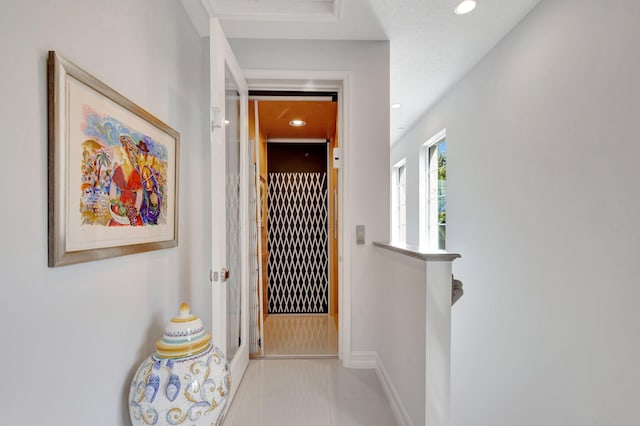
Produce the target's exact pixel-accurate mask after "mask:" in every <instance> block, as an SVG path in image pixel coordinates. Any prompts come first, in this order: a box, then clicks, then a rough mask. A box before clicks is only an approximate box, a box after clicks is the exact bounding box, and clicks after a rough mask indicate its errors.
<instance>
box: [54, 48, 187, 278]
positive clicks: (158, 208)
mask: <svg viewBox="0 0 640 426" xmlns="http://www.w3.org/2000/svg"><path fill="white" fill-rule="evenodd" d="M47 94H48V222H49V231H48V250H49V252H48V264H49V267H55V266H61V265H67V264H72V263H80V262H87V261H91V260H98V259H106V258H110V257H115V256H122V255H127V254H133V253H140V252H145V251H150V250H158V249H162V248H168V247H175V246H177V245H178V165H179V145H180V135H179V133H178V132H177V131H175V130H174V129H172V128H171V127H169V126H168V125H167V124H165V123H163V122H162V121H160V120H159V119H157V118H156V117H154V116H153V115H151V114H150V113H149V112H147V111H145V110H144V109H142V108H141V107H139V106H138V105H136V104H134V103H133V102H132V101H130V100H129V99H127V98H125V97H124V96H122V95H121V94H119V93H118V92H116V91H115V90H113V89H112V88H110V87H109V86H107V85H105V84H104V83H102V82H101V81H99V80H98V79H96V78H95V77H93V76H92V75H90V74H89V73H87V72H86V71H83V70H82V69H80V68H79V67H77V66H76V65H74V64H73V63H71V62H69V61H68V60H66V59H64V58H63V57H61V56H59V55H58V54H56V52H54V51H50V52H49V57H48V61H47Z"/></svg>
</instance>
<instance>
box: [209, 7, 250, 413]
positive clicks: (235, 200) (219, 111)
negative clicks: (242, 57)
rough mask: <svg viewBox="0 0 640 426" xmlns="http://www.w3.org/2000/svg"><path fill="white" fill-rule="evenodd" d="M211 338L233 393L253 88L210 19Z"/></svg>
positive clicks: (242, 297)
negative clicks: (227, 371) (227, 370)
mask: <svg viewBox="0 0 640 426" xmlns="http://www.w3.org/2000/svg"><path fill="white" fill-rule="evenodd" d="M209 27H210V29H209V31H210V48H211V185H212V188H211V189H212V224H211V226H212V246H211V254H212V263H211V264H212V286H213V288H212V292H211V293H212V305H211V313H212V329H211V330H212V337H213V343H214V344H215V345H216V346H218V347H219V348H220V349H221V350H222V352H223V353H224V354H225V356H226V357H227V361H228V362H229V365H230V368H231V383H232V386H231V395H230V398H229V403H230V402H231V399H232V398H233V396H234V394H235V392H236V390H237V388H238V385H239V383H240V380H241V379H242V375H243V374H244V371H245V370H246V368H247V365H248V363H249V347H248V346H249V325H248V324H249V321H248V318H247V313H248V304H247V282H248V276H249V274H248V265H247V264H248V260H249V255H248V238H249V233H248V232H247V231H248V225H249V215H248V208H249V206H248V189H249V187H250V185H251V181H250V179H249V176H250V175H249V161H248V159H249V156H250V155H252V153H251V152H249V151H250V150H249V149H248V143H247V134H248V120H247V118H248V108H247V105H248V97H247V96H248V88H247V83H246V81H245V79H244V77H243V76H242V73H241V71H240V67H239V65H238V63H237V61H236V59H235V58H234V56H233V53H232V52H231V48H230V47H229V43H228V42H227V39H226V37H225V35H224V33H223V31H222V28H221V27H220V23H219V22H218V20H217V19H215V18H210V25H209Z"/></svg>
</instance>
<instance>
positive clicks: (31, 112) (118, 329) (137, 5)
mask: <svg viewBox="0 0 640 426" xmlns="http://www.w3.org/2000/svg"><path fill="white" fill-rule="evenodd" d="M0 28H1V29H2V30H1V33H2V36H1V37H0V52H2V56H3V59H4V60H3V65H2V71H1V76H2V78H1V79H0V129H2V137H1V139H0V144H1V145H2V155H1V156H0V173H1V176H2V179H0V188H1V196H2V202H1V203H0V205H1V206H2V208H0V223H2V224H3V226H2V231H0V255H1V256H0V259H1V260H0V262H1V265H2V278H0V283H1V284H0V287H1V289H2V296H0V324H2V326H1V327H0V342H1V343H0V347H1V348H2V349H1V350H0V364H2V366H3V373H2V379H1V380H0V395H1V396H2V398H0V412H1V413H2V414H1V415H0V419H1V420H0V423H2V424H3V425H19V424H28V425H45V424H46V425H64V426H69V425H105V426H113V425H127V424H130V423H129V415H128V408H127V407H128V403H127V396H128V392H129V383H130V380H131V377H132V376H133V373H134V372H135V369H136V368H137V366H138V365H139V363H140V362H141V361H142V359H143V358H144V357H146V356H147V355H148V354H150V353H151V352H152V351H153V345H154V343H155V340H156V339H158V338H159V337H160V336H161V333H162V329H163V328H164V325H165V324H166V323H167V321H168V320H169V318H170V317H172V316H174V315H175V313H176V311H177V308H178V305H179V303H180V302H181V301H182V300H185V301H189V302H191V304H192V307H193V310H194V311H195V313H196V314H199V315H200V316H201V317H202V318H203V319H204V320H205V321H207V318H209V317H210V311H209V310H210V307H209V306H210V303H209V290H208V288H209V287H208V270H209V266H208V265H209V263H210V262H209V258H210V252H211V250H210V229H211V227H210V225H209V223H207V219H208V217H209V213H210V197H208V196H206V194H207V193H208V192H209V187H210V182H209V168H208V158H209V148H208V146H209V145H208V142H205V141H207V140H208V133H207V129H206V122H207V117H208V108H207V105H208V100H207V94H208V49H207V47H206V46H205V45H203V42H202V40H201V39H200V37H198V35H197V34H196V32H195V30H194V29H193V27H192V24H191V22H190V21H189V19H188V17H187V16H186V14H185V12H184V11H183V9H182V6H181V5H180V2H176V1H173V0H137V1H128V0H111V1H108V2H104V1H97V0H86V1H73V0H59V1H39V2H35V3H34V2H20V1H3V2H2V6H1V11H0ZM48 50H56V51H57V52H58V53H59V54H60V55H62V56H64V57H66V58H68V59H69V60H71V61H73V62H74V63H76V64H77V65H78V66H80V67H82V68H83V69H85V70H87V71H88V72H90V73H92V74H94V75H95V76H96V77H97V78H99V79H100V80H102V81H103V82H104V83H106V84H108V85H110V86H111V87H113V88H114V89H116V90H117V91H119V92H120V93H122V94H123V95H125V96H126V97H128V98H129V99H131V100H132V101H134V102H136V103H137V104H138V105H140V106H142V107H143V108H145V109H147V110H148V111H150V112H151V113H153V114H154V115H156V116H157V117H158V118H160V119H161V120H163V121H165V122H166V123H167V124H169V125H170V126H172V127H173V128H175V129H176V130H178V131H179V132H180V133H181V138H182V144H181V147H180V150H181V151H180V153H181V165H180V166H181V168H180V172H181V175H180V179H181V180H180V227H179V232H180V235H179V236H180V241H179V246H178V247H177V248H172V249H165V250H160V251H154V252H149V253H142V254H136V255H130V256H126V257H119V258H114V259H109V260H104V261H97V262H90V263H85V264H78V265H71V266H65V267H59V268H54V269H50V268H47V114H46V111H47V109H46V105H47V104H46V101H47V92H46V57H47V51H48Z"/></svg>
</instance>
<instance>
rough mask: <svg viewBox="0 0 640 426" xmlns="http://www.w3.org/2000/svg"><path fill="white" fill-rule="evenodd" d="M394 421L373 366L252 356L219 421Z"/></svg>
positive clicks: (344, 424) (230, 425)
mask: <svg viewBox="0 0 640 426" xmlns="http://www.w3.org/2000/svg"><path fill="white" fill-rule="evenodd" d="M356 425H362V426H397V423H396V421H395V418H394V416H393V412H392V411H391V406H390V405H389V402H388V400H387V398H386V396H385V394H384V391H383V389H382V386H381V385H380V382H379V381H378V377H377V376H376V373H375V371H374V370H356V369H347V368H343V367H342V366H341V364H340V361H339V360H338V359H328V358H324V359H266V360H265V359H262V360H252V361H250V363H249V367H248V369H247V372H246V373H245V376H244V378H243V380H242V383H241V385H240V388H239V389H238V393H237V395H236V397H235V399H234V401H233V403H232V404H231V407H230V408H229V412H228V413H227V416H226V418H225V420H224V422H223V426H356Z"/></svg>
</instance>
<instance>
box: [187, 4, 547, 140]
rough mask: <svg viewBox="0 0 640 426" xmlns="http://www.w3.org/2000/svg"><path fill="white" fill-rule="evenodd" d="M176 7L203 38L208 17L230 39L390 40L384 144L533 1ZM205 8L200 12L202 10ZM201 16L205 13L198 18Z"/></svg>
mask: <svg viewBox="0 0 640 426" xmlns="http://www.w3.org/2000/svg"><path fill="white" fill-rule="evenodd" d="M458 1H459V0H202V3H201V0H182V3H183V5H184V6H185V9H187V12H188V13H189V15H190V16H191V18H192V20H193V22H194V24H195V26H196V28H197V29H198V31H199V32H200V34H201V35H202V36H206V35H208V30H207V19H206V16H207V14H215V15H216V16H218V17H219V18H220V22H221V24H222V27H223V29H224V31H225V33H226V34H227V37H229V38H275V39H327V40H390V44H391V58H390V59H391V64H390V69H391V94H390V96H391V103H392V104H393V103H399V104H401V105H402V107H401V108H400V109H394V110H390V114H391V134H390V138H391V143H393V142H395V141H396V140H397V139H398V138H399V137H400V136H402V134H404V132H405V131H406V130H408V129H409V128H410V127H411V126H412V125H413V124H414V123H415V121H416V120H417V119H418V118H419V117H420V116H421V115H422V114H423V113H424V112H425V111H426V110H427V109H428V108H429V107H430V106H431V105H433V103H434V102H435V101H437V100H438V98H440V97H441V96H442V95H443V94H444V93H445V92H446V91H447V90H448V89H449V88H450V87H451V86H453V85H454V84H455V83H456V82H457V81H458V80H460V79H461V78H462V77H463V76H464V75H465V74H466V73H467V72H468V71H469V70H470V69H471V68H472V67H473V66H474V65H476V64H477V63H478V62H479V61H480V59H482V57H484V56H485V55H486V54H487V53H488V52H489V51H490V50H491V49H492V48H493V47H494V46H495V45H496V44H497V43H498V42H499V41H500V40H501V39H502V38H503V37H504V36H505V35H506V34H507V33H508V32H509V31H510V30H511V29H512V28H513V27H514V26H515V25H516V24H517V23H518V22H519V21H520V20H521V19H522V18H523V17H524V16H525V15H526V14H527V13H529V11H530V10H531V9H532V8H533V7H535V6H536V4H538V2H539V0H479V1H478V7H477V8H476V10H474V11H473V12H472V13H470V14H468V15H463V16H458V15H455V14H454V13H453V9H454V7H455V6H456V5H457V2H458ZM203 5H204V6H203ZM205 9H206V12H205Z"/></svg>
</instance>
